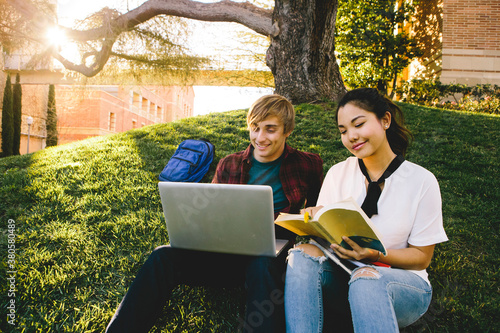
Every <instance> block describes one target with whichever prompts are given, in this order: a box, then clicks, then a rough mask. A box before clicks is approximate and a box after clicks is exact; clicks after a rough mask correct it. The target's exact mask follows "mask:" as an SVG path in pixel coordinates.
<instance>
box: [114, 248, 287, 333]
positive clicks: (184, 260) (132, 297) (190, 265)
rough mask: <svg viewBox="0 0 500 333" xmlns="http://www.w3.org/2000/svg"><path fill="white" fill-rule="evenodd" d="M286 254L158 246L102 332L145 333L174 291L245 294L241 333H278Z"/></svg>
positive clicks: (281, 326)
mask: <svg viewBox="0 0 500 333" xmlns="http://www.w3.org/2000/svg"><path fill="white" fill-rule="evenodd" d="M285 256H286V251H283V252H282V253H281V255H280V256H279V257H277V258H271V257H257V256H243V255H235V254H223V253H213V252H200V251H191V250H183V249H177V248H171V247H170V246H161V247H158V248H156V249H155V250H154V251H153V252H152V253H151V255H150V256H149V258H148V259H147V260H146V262H145V263H144V265H143V266H142V267H141V269H140V270H139V273H138V274H137V276H136V278H135V279H134V281H133V282H132V285H131V286H130V288H129V290H128V292H127V294H126V295H125V297H124V298H123V300H122V302H121V304H120V306H119V307H118V309H117V310H116V312H115V315H114V316H113V318H112V319H111V322H110V323H109V325H108V327H107V329H106V332H110V333H111V332H119V333H126V332H134V333H139V332H148V331H149V330H150V329H151V327H153V325H154V324H155V322H156V320H157V319H158V317H159V316H160V315H161V311H162V310H163V307H164V305H165V303H166V301H167V300H169V299H170V296H171V295H172V290H173V289H174V288H176V287H177V286H178V285H181V284H185V285H189V286H210V287H224V288H227V287H237V286H245V288H246V290H247V300H246V311H245V322H244V323H240V330H241V331H242V332H266V333H270V332H284V331H285V328H284V327H285V318H284V293H283V286H284V269H285V260H284V258H285Z"/></svg>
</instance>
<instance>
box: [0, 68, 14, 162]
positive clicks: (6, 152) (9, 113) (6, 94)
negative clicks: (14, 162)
mask: <svg viewBox="0 0 500 333" xmlns="http://www.w3.org/2000/svg"><path fill="white" fill-rule="evenodd" d="M12 98H13V96H12V84H11V81H10V75H7V82H6V83H5V89H4V91H3V107H2V156H4V157H5V156H11V155H12V153H13V143H14V114H13V101H12Z"/></svg>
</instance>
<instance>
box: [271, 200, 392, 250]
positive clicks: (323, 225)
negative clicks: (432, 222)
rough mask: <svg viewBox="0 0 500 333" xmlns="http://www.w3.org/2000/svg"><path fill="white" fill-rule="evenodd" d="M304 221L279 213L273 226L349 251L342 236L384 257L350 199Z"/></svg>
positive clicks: (379, 243) (365, 218)
mask: <svg viewBox="0 0 500 333" xmlns="http://www.w3.org/2000/svg"><path fill="white" fill-rule="evenodd" d="M304 217H305V216H304V215H303V214H286V213H281V214H280V215H279V216H278V217H277V218H276V220H275V222H274V223H276V224H277V225H279V226H282V227H283V228H285V229H288V230H290V231H292V232H294V233H295V234H297V235H299V236H317V237H320V238H323V239H325V240H327V241H329V242H330V243H335V244H340V245H341V246H342V247H344V248H346V249H349V250H350V249H351V247H350V246H349V245H348V244H347V243H346V242H345V241H343V240H342V236H347V237H349V238H350V239H351V240H353V241H354V242H356V243H357V244H358V245H359V246H361V247H367V248H371V249H374V250H377V251H380V252H382V254H384V255H386V254H387V251H386V248H385V246H384V244H383V243H382V241H381V238H380V236H379V233H378V232H377V229H376V228H375V226H374V225H373V223H372V222H371V221H370V218H369V217H368V216H367V215H366V214H365V212H364V211H363V210H362V209H361V207H359V205H358V204H357V203H356V201H354V199H353V198H349V199H347V200H344V201H340V202H337V203H335V204H332V205H328V206H325V207H323V208H321V209H320V210H319V211H318V212H317V213H316V214H315V216H314V217H313V218H312V219H309V220H308V221H307V222H305V221H304Z"/></svg>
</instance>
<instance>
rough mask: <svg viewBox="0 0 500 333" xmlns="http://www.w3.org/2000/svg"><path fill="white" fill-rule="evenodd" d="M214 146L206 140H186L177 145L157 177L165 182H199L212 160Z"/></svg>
mask: <svg viewBox="0 0 500 333" xmlns="http://www.w3.org/2000/svg"><path fill="white" fill-rule="evenodd" d="M214 151H215V148H214V145H213V144H212V143H211V142H210V141H208V140H206V139H200V140H195V139H188V140H184V141H182V142H181V143H180V144H179V147H177V150H176V151H175V153H174V155H172V157H171V158H170V160H169V161H168V163H167V165H166V166H165V168H164V169H163V171H162V172H161V173H160V176H159V177H158V178H159V179H160V180H161V181H165V182H196V183H197V182H199V181H200V180H201V179H202V178H203V176H205V174H206V173H207V172H208V169H209V168H210V164H211V163H212V161H213V159H214Z"/></svg>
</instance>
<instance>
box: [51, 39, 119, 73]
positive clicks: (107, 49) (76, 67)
mask: <svg viewBox="0 0 500 333" xmlns="http://www.w3.org/2000/svg"><path fill="white" fill-rule="evenodd" d="M114 43H115V39H112V38H109V39H105V40H104V42H103V44H102V48H101V50H100V51H99V52H97V51H95V52H87V53H85V54H84V55H83V57H82V63H81V64H75V63H73V62H71V61H69V60H68V59H66V58H64V57H63V56H62V55H61V54H59V53H57V52H54V53H53V57H54V58H56V59H57V60H58V61H59V62H61V64H63V65H64V67H65V68H66V69H69V70H72V71H76V72H79V73H81V74H83V75H85V76H87V77H92V76H95V75H96V74H98V73H99V72H100V71H101V70H102V69H103V68H104V65H105V64H106V63H107V62H108V59H109V57H110V56H111V54H112V49H113V44H114ZM92 56H94V57H95V59H94V61H93V62H92V64H91V65H90V66H87V65H85V63H86V59H87V58H89V57H92Z"/></svg>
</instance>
